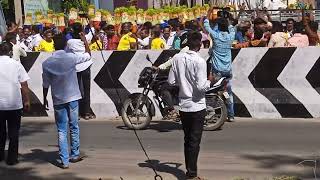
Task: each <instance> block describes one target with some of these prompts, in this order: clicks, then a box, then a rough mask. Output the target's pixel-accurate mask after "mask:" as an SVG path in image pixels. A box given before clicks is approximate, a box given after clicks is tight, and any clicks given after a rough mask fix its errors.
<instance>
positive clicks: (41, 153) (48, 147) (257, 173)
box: [0, 119, 320, 180]
mask: <svg viewBox="0 0 320 180" xmlns="http://www.w3.org/2000/svg"><path fill="white" fill-rule="evenodd" d="M80 128H81V129H80V131H81V151H82V153H83V154H86V155H87V156H88V158H87V159H86V160H85V161H83V162H81V163H79V164H77V165H74V168H71V170H68V172H67V173H66V172H62V170H60V169H58V168H57V167H55V166H54V165H55V158H57V156H56V153H57V152H56V151H57V146H56V144H57V133H56V128H55V124H54V120H52V119H27V120H24V121H23V125H22V127H21V138H20V153H21V158H20V159H21V163H20V164H19V165H18V166H17V167H14V168H11V167H10V168H8V169H7V167H6V166H5V165H4V163H1V164H0V177H5V179H12V178H13V177H20V175H21V174H23V175H24V177H25V179H50V178H52V177H51V176H52V174H55V178H52V179H59V178H64V177H68V178H69V179H95V177H102V178H103V179H107V178H112V179H119V177H120V176H122V177H124V178H125V179H139V180H142V179H152V170H151V169H150V167H149V165H148V164H147V163H145V162H144V160H145V157H144V154H143V152H142V151H141V148H140V146H139V144H138V142H137V140H136V137H135V136H134V133H133V131H130V130H127V129H126V128H125V127H124V126H123V124H122V122H121V121H106V120H98V121H81V122H80ZM319 129H320V119H282V120H266V119H265V120H255V119H240V120H238V121H236V122H235V123H226V124H225V125H224V127H223V129H222V130H220V131H212V132H204V134H203V140H202V144H201V152H200V160H199V172H200V174H201V175H204V176H205V177H206V178H207V179H218V180H220V179H221V180H222V179H235V178H236V177H241V178H250V180H251V179H266V178H271V177H272V176H280V175H295V176H299V177H301V178H302V179H314V173H313V171H312V168H311V166H312V165H311V164H312V163H307V164H304V165H306V166H304V167H301V166H298V165H296V164H297V163H299V162H300V161H302V160H304V159H317V158H318V157H320V152H319V150H320V143H319V137H320V132H319ZM138 134H139V136H140V137H141V139H142V141H143V144H144V145H145V147H146V150H147V151H148V152H149V155H150V156H151V159H153V163H154V164H155V165H156V168H157V170H159V171H160V173H161V174H162V175H163V176H164V177H165V179H184V177H183V172H184V165H183V164H184V161H183V154H182V152H183V132H182V131H181V126H180V124H179V123H174V122H170V121H155V122H153V124H152V125H151V126H150V128H149V129H147V130H143V131H138ZM30 166H31V167H32V168H31V169H30ZM28 168H29V169H28ZM25 169H28V170H26V171H22V170H25ZM17 172H18V173H20V174H19V175H18V174H17ZM319 172H320V171H319ZM319 174H320V173H319ZM318 177H320V176H318ZM0 179H3V178H0ZM97 179H98V178H97Z"/></svg>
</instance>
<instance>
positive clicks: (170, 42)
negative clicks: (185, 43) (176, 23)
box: [161, 33, 175, 49]
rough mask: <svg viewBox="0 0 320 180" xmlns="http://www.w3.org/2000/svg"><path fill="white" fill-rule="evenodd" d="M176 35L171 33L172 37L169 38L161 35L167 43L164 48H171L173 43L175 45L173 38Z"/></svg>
mask: <svg viewBox="0 0 320 180" xmlns="http://www.w3.org/2000/svg"><path fill="white" fill-rule="evenodd" d="M174 37H175V36H174V35H172V33H171V35H170V37H169V38H168V40H166V39H165V38H164V37H163V36H161V39H162V40H163V41H164V42H165V43H166V45H165V47H164V49H171V48H172V45H173V40H174Z"/></svg>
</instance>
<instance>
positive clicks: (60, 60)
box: [42, 50, 91, 105]
mask: <svg viewBox="0 0 320 180" xmlns="http://www.w3.org/2000/svg"><path fill="white" fill-rule="evenodd" d="M90 58H91V57H90V55H89V54H88V53H83V54H74V53H71V52H70V53H67V52H66V51H64V50H60V51H56V52H54V53H53V55H52V56H51V57H49V58H48V59H47V60H45V61H44V62H43V64H42V70H43V74H42V79H43V84H42V85H43V87H44V88H49V87H51V94H52V100H53V104H54V105H59V104H65V103H69V102H72V101H75V100H79V99H81V93H80V90H79V85H78V78H77V73H76V65H77V64H79V63H83V62H85V61H88V60H90Z"/></svg>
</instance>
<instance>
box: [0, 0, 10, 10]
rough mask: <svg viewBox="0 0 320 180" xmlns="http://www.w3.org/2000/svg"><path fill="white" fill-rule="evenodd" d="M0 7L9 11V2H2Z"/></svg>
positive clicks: (6, 0)
mask: <svg viewBox="0 0 320 180" xmlns="http://www.w3.org/2000/svg"><path fill="white" fill-rule="evenodd" d="M1 6H2V8H3V9H9V0H2V1H1Z"/></svg>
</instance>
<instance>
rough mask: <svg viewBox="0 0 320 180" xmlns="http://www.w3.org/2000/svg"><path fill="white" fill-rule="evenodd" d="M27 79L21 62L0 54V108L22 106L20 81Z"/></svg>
mask: <svg viewBox="0 0 320 180" xmlns="http://www.w3.org/2000/svg"><path fill="white" fill-rule="evenodd" d="M29 79H30V78H29V76H28V74H27V72H26V70H25V69H24V67H23V66H22V65H21V63H19V62H17V61H15V60H13V59H12V58H10V57H9V56H0V110H4V111H8V110H18V109H22V108H23V105H22V95H21V84H20V83H22V82H26V81H27V80H29Z"/></svg>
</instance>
